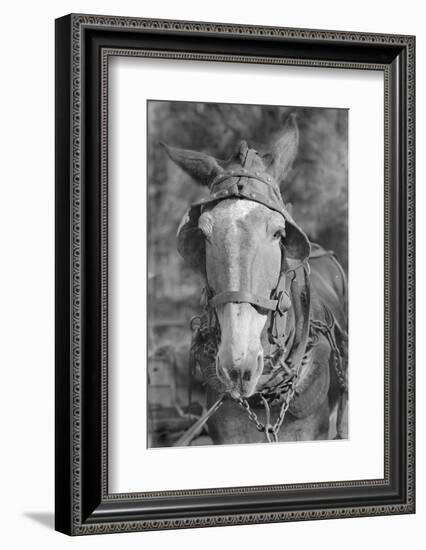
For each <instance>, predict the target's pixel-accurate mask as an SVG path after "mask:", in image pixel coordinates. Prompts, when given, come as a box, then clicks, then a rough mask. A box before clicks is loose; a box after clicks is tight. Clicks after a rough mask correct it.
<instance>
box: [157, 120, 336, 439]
mask: <svg viewBox="0 0 426 550" xmlns="http://www.w3.org/2000/svg"><path fill="white" fill-rule="evenodd" d="M298 140H299V134H298V127H297V123H296V120H295V118H294V117H293V116H290V117H289V118H288V120H287V121H286V124H285V125H284V127H283V130H282V132H281V134H280V136H279V137H278V139H277V140H276V141H275V143H274V144H273V146H272V148H271V152H270V153H267V154H266V155H260V154H259V153H258V152H257V151H255V150H254V149H250V148H249V147H248V145H247V143H246V142H245V141H242V142H241V143H240V144H239V146H238V148H237V151H236V153H235V155H233V156H232V157H231V158H230V159H229V160H227V161H219V160H217V159H215V158H213V157H212V156H210V155H208V154H205V153H200V152H196V151H189V150H184V149H178V148H175V147H170V146H167V145H165V144H163V146H164V148H165V150H166V152H167V154H168V155H169V157H170V158H171V159H172V160H173V161H174V162H175V163H176V164H177V165H178V166H180V167H181V168H182V169H183V170H184V171H185V172H186V173H188V174H189V175H190V176H191V177H192V178H193V179H195V181H196V182H197V183H198V184H200V185H205V186H208V188H209V190H210V195H209V197H208V198H207V199H205V200H203V201H200V202H198V203H196V204H194V205H192V207H191V208H190V210H189V211H188V213H187V214H186V215H185V216H184V218H183V220H182V222H181V224H180V226H179V229H178V234H177V242H178V250H179V252H180V253H181V254H182V256H183V257H184V259H185V260H186V261H187V262H188V263H189V264H190V265H191V266H192V267H194V268H195V269H197V270H198V271H200V272H201V273H202V274H203V276H204V278H205V282H206V287H205V289H204V291H203V300H204V306H205V309H204V312H203V315H202V316H200V319H199V324H200V326H199V328H198V331H197V334H196V337H195V339H194V342H193V349H195V352H194V354H195V361H196V362H197V363H198V365H199V366H200V368H201V370H202V372H203V374H204V376H205V379H206V382H207V404H208V406H209V407H210V406H211V405H213V403H215V402H217V400H218V398H219V397H220V396H223V395H226V396H228V398H227V399H224V400H223V402H222V403H221V406H220V407H219V408H218V409H217V410H216V409H215V414H214V415H213V416H212V417H211V418H209V420H208V428H209V433H210V435H211V437H212V440H213V442H214V443H215V444H232V443H254V442H263V441H265V438H266V440H268V441H299V440H317V439H328V438H330V437H331V436H332V435H334V434H333V428H332V427H331V425H330V417H331V414H332V412H333V410H334V409H335V408H336V407H338V408H339V410H338V425H337V427H336V429H335V430H334V431H337V437H346V434H345V433H344V432H345V422H344V419H343V413H344V410H345V409H346V403H347V382H346V366H347V292H346V279H345V274H344V272H343V269H342V268H341V266H340V264H339V263H338V262H337V260H336V259H335V257H334V255H333V254H331V253H328V252H327V251H325V250H323V249H322V248H321V247H320V246H318V245H311V243H310V242H309V240H308V238H307V236H306V235H305V233H304V232H303V230H302V229H301V228H300V226H299V225H298V224H297V223H296V222H295V221H294V219H293V218H292V216H291V213H290V212H289V209H288V208H287V207H286V205H285V204H284V202H283V200H282V197H281V193H280V188H279V184H278V182H279V181H283V180H285V178H286V176H287V175H288V173H289V171H290V169H291V167H292V164H293V162H294V159H295V157H296V154H297V150H298Z"/></svg>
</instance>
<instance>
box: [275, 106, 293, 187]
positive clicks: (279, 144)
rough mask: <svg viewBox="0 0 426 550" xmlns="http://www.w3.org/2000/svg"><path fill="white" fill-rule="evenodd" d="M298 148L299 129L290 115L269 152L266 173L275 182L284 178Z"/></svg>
mask: <svg viewBox="0 0 426 550" xmlns="http://www.w3.org/2000/svg"><path fill="white" fill-rule="evenodd" d="M298 147H299V129H298V127H297V122H296V115H295V113H292V114H290V115H289V116H288V117H287V120H286V121H285V124H284V128H283V129H282V131H281V134H280V135H279V137H278V139H277V140H276V142H275V143H274V145H273V146H272V150H271V157H270V158H271V161H270V164H269V167H268V172H270V173H271V175H272V176H273V177H274V178H275V179H276V180H278V181H279V180H283V179H285V178H286V176H287V175H288V173H289V172H290V169H291V167H292V164H293V162H294V159H295V158H296V155H297V149H298Z"/></svg>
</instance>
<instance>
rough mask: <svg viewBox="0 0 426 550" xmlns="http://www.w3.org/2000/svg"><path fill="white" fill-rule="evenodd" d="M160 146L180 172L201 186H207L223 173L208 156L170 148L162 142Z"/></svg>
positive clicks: (214, 160)
mask: <svg viewBox="0 0 426 550" xmlns="http://www.w3.org/2000/svg"><path fill="white" fill-rule="evenodd" d="M160 145H161V146H162V147H163V148H164V150H165V151H166V153H167V154H168V155H169V157H170V158H171V159H172V160H173V161H174V162H175V163H176V164H177V165H178V166H179V167H180V168H182V170H184V171H185V172H186V173H187V174H189V175H190V176H191V177H193V178H194V179H195V180H196V181H197V182H198V183H199V184H201V185H209V184H210V183H211V182H212V180H213V179H214V178H215V177H216V176H217V175H219V174H221V173H222V172H223V168H221V166H219V164H218V162H217V160H216V159H215V158H214V157H211V156H210V155H206V154H205V153H199V152H198V151H191V150H190V149H179V148H178V147H170V146H169V145H166V144H165V143H163V142H160Z"/></svg>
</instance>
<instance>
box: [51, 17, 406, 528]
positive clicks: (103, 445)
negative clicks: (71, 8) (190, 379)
mask: <svg viewBox="0 0 426 550" xmlns="http://www.w3.org/2000/svg"><path fill="white" fill-rule="evenodd" d="M111 56H133V57H142V58H167V59H176V60H179V59H190V60H199V61H202V62H206V61H208V62H215V61H227V62H238V63H257V64H276V65H299V66H306V67H334V68H340V69H346V70H347V69H357V70H363V69H365V70H375V71H382V72H383V74H384V118H385V129H384V130H385V132H384V134H385V140H384V158H385V170H384V179H385V181H384V189H385V192H384V207H385V228H384V229H385V262H384V263H385V273H384V297H385V316H384V333H385V354H384V355H385V364H384V367H385V368H384V370H385V377H384V397H385V407H384V428H385V429H384V477H383V479H374V480H368V479H366V480H361V481H341V482H332V483H309V484H293V485H273V486H252V487H229V488H225V489H205V490H204V489H199V490H188V491H158V492H151V493H129V494H111V493H109V492H108V453H107V449H108V353H107V349H108V345H107V344H108V330H107V326H108V301H107V297H108V241H107V233H108V212H107V205H108V170H107V163H108V154H107V150H108V142H107V128H108V60H109V59H110V58H111ZM55 64H56V171H55V178H56V384H55V392H56V428H55V432H56V448H55V453H56V474H55V476H56V479H55V485H56V495H55V497H56V514H55V516H56V529H57V530H59V531H61V532H63V533H66V534H70V535H85V534H99V533H120V532H126V531H143V530H156V529H179V528H188V527H204V526H218V525H238V524H249V523H266V522H285V521H294V520H310V519H327V518H345V517H346V518H347V517H360V516H372V515H384V514H406V513H413V512H414V510H415V451H414V423H415V419H414V386H415V381H414V324H415V313H414V286H415V283H414V200H415V190H414V171H415V165H414V162H415V161H414V154H415V141H414V140H415V88H414V85H415V38H414V37H413V36H399V35H389V34H371V33H369V34H365V33H354V32H342V31H329V30H307V29H290V28H279V27H260V26H246V25H236V24H218V23H202V22H189V21H169V20H153V19H137V18H128V17H115V16H114V17H109V16H97V15H74V14H72V15H68V16H65V17H62V18H60V19H58V20H56V61H55Z"/></svg>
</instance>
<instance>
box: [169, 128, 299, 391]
mask: <svg viewBox="0 0 426 550" xmlns="http://www.w3.org/2000/svg"><path fill="white" fill-rule="evenodd" d="M297 145H298V130H297V125H296V122H295V120H294V117H290V118H289V119H288V121H287V123H286V125H285V127H284V129H283V132H282V133H281V135H280V137H279V138H278V139H277V141H276V142H275V144H274V146H273V147H272V150H271V151H272V152H271V153H270V154H267V155H264V156H263V157H262V156H260V155H256V156H255V157H254V158H253V164H252V165H251V167H250V171H251V172H258V173H262V174H270V176H271V178H273V179H274V180H275V181H279V180H280V179H283V178H284V177H285V175H286V174H287V172H288V171H289V170H290V168H291V164H292V162H293V160H294V158H295V156H296V152H297ZM166 150H167V152H168V154H169V156H170V157H171V158H172V159H173V160H174V161H175V162H176V163H177V164H178V165H179V166H181V167H182V168H183V169H184V170H185V171H186V172H188V173H189V174H190V175H191V176H193V177H194V178H195V179H196V181H198V182H199V183H202V184H205V185H209V184H210V183H211V182H212V180H213V179H214V178H216V177H217V176H218V175H220V174H221V173H222V172H224V171H227V172H229V171H230V170H239V169H241V168H242V165H241V162H242V159H241V148H240V149H239V151H238V152H237V154H236V155H235V156H234V157H233V158H232V159H230V160H229V161H227V162H220V161H217V160H216V159H214V158H213V157H211V156H209V155H206V154H204V153H197V152H194V151H186V150H182V149H175V148H169V147H166ZM293 223H294V222H293ZM193 224H194V225H195V224H197V227H196V228H195V229H196V232H197V235H200V236H201V239H199V240H195V241H194V242H193V241H192V240H191V243H190V245H191V246H192V248H194V250H192V253H194V254H195V257H196V258H198V256H197V254H199V255H200V254H201V258H200V259H199V260H197V261H200V262H203V270H204V273H205V276H206V279H207V283H208V287H209V288H210V289H211V290H212V291H213V293H214V294H215V295H218V294H220V293H221V292H223V291H241V290H245V291H248V292H250V293H252V294H255V295H258V296H261V297H263V298H266V299H269V298H271V295H272V293H273V291H274V289H275V288H276V286H277V283H278V279H279V276H280V271H281V269H280V268H281V261H282V254H283V248H282V246H281V244H284V245H285V244H286V238H287V232H288V231H289V230H290V231H291V232H292V234H293V235H294V233H295V227H294V225H292V224H288V223H286V219H285V217H284V216H283V215H282V214H280V213H279V212H276V211H274V210H272V209H270V208H268V207H266V206H264V205H263V204H260V203H258V202H254V201H252V200H246V199H240V198H229V199H225V200H221V201H220V202H217V203H212V204H211V205H210V206H208V207H207V208H205V209H204V211H203V212H202V214H201V215H200V216H199V218H198V219H196V220H195V221H194V220H193ZM193 229H194V228H192V227H191V226H190V225H189V229H188V231H192V230H193ZM195 229H194V230H195ZM296 232H297V229H296ZM194 243H195V244H194ZM197 247H198V249H199V250H197ZM193 263H195V262H193ZM216 311H217V317H218V319H219V323H220V329H221V340H220V347H219V350H218V355H217V362H216V369H217V376H218V377H219V378H220V380H221V381H222V382H223V384H224V385H225V387H226V389H227V391H228V392H230V393H231V395H233V396H234V397H239V396H241V397H248V396H250V395H252V394H253V393H254V392H255V390H256V385H257V383H258V381H259V378H260V376H261V374H262V371H263V348H262V343H261V335H262V332H263V330H264V327H265V324H266V321H267V318H268V310H266V309H263V308H262V307H258V306H255V305H252V304H251V303H245V302H228V303H222V304H219V305H217V306H216Z"/></svg>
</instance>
